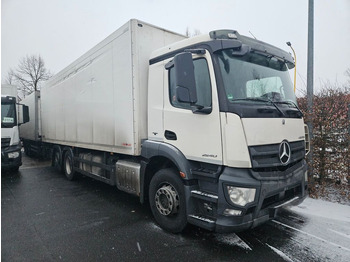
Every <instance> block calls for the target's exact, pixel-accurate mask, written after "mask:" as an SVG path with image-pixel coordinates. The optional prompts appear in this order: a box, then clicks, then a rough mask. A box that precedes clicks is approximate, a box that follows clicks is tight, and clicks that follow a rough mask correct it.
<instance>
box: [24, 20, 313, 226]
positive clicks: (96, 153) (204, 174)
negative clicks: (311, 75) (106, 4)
mask: <svg viewBox="0 0 350 262" xmlns="http://www.w3.org/2000/svg"><path fill="white" fill-rule="evenodd" d="M293 67H294V63H293V59H292V57H291V56H290V54H289V53H287V52H285V51H283V50H281V49H279V48H276V47H273V46H271V45H269V44H266V43H264V42H261V41H258V40H255V39H251V38H248V37H245V36H241V35H240V34H238V32H237V31H234V30H219V31H213V32H211V33H210V34H208V35H203V36H198V37H194V38H189V39H187V38H186V37H184V36H182V35H179V34H176V33H173V32H170V31H167V30H165V29H161V28H158V27H155V26H152V25H150V24H147V23H144V22H141V21H139V20H135V19H133V20H130V21H129V22H128V23H126V24H125V25H124V26H122V27H121V28H119V29H118V30H117V31H116V32H114V33H113V34H111V35H110V36H109V37H107V38H106V39H105V40H103V41H102V42H101V43H99V44H98V45H96V46H95V47H94V48H92V49H91V50H90V51H88V52H87V53H86V54H84V55H83V56H82V57H80V58H79V59H77V60H76V61H75V62H73V63H72V64H71V65H69V66H68V67H66V68H65V69H63V70H62V71H61V72H59V73H58V74H57V75H56V76H54V77H53V78H51V79H50V80H49V81H48V82H47V83H46V85H45V87H43V88H42V90H41V92H40V94H39V93H34V94H32V95H31V96H30V97H27V98H26V103H28V105H29V106H30V108H33V109H34V108H35V113H33V114H32V115H31V120H32V121H31V122H30V123H28V124H26V125H23V129H28V130H23V142H24V147H25V151H26V152H28V154H32V153H38V154H41V155H47V154H48V155H50V156H51V157H52V165H53V166H55V167H57V168H58V169H59V170H63V171H64V173H65V175H66V177H67V178H68V179H69V180H72V179H74V178H75V176H76V175H77V173H81V174H84V175H87V176H90V177H93V178H95V179H97V180H100V181H103V182H106V183H108V184H111V185H116V186H117V187H118V189H120V190H123V191H126V192H128V193H131V194H134V195H137V196H138V197H140V200H141V202H142V203H143V202H144V201H146V200H147V201H149V203H150V206H151V209H152V212H153V214H154V217H155V219H156V221H157V222H158V223H159V224H160V225H161V226H162V227H163V228H164V229H166V230H168V231H171V232H180V231H182V230H183V229H184V227H185V226H186V224H187V223H191V224H195V225H198V226H200V227H203V228H207V229H209V230H216V231H218V232H229V231H238V230H244V229H247V228H251V227H255V226H257V225H259V224H261V223H263V222H265V221H267V220H269V219H272V218H274V217H275V216H276V213H277V212H276V211H277V210H278V208H280V207H282V206H284V205H286V204H295V203H299V202H301V201H302V200H303V199H304V198H305V196H306V191H307V179H306V176H305V174H307V172H306V169H307V166H306V162H305V160H304V156H305V132H304V122H303V118H302V114H301V112H300V110H299V109H298V107H297V105H296V100H295V95H294V93H293V86H292V84H291V81H290V79H289V73H288V68H293ZM27 101H28V102H27Z"/></svg>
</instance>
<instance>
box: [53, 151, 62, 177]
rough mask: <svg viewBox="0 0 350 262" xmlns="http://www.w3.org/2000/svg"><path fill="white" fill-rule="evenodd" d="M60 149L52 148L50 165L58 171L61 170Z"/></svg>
mask: <svg viewBox="0 0 350 262" xmlns="http://www.w3.org/2000/svg"><path fill="white" fill-rule="evenodd" d="M60 151H61V150H60V149H59V148H56V149H54V151H53V154H52V164H51V165H52V166H53V167H54V168H56V169H57V170H58V171H60V172H62V165H61V152H60Z"/></svg>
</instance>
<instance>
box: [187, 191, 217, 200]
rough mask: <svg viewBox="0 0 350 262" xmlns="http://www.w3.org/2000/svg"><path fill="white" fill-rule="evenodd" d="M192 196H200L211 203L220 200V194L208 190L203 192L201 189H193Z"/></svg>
mask: <svg viewBox="0 0 350 262" xmlns="http://www.w3.org/2000/svg"><path fill="white" fill-rule="evenodd" d="M191 196H192V197H195V198H199V199H202V200H205V201H208V202H211V203H217V202H218V198H219V197H218V196H217V195H215V194H212V193H207V192H203V191H200V190H192V191H191Z"/></svg>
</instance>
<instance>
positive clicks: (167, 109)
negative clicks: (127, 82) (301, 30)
mask: <svg viewBox="0 0 350 262" xmlns="http://www.w3.org/2000/svg"><path fill="white" fill-rule="evenodd" d="M170 60H171V59H169V60H168V61H170ZM192 60H193V65H194V76H195V87H196V93H197V102H196V103H195V105H193V104H192V105H191V104H189V103H183V102H180V101H181V99H179V97H178V93H177V92H176V86H175V68H174V67H171V68H170V69H168V70H164V74H165V75H164V111H163V112H164V115H163V117H164V142H166V143H169V144H171V145H173V146H175V147H176V148H178V149H179V150H180V151H181V152H182V153H183V154H184V155H185V156H186V158H187V159H190V160H195V161H200V162H206V163H212V164H218V165H220V164H222V141H221V124H220V116H219V104H218V94H217V88H216V81H215V75H214V70H213V64H212V60H211V56H210V54H209V53H208V52H205V54H200V55H198V54H193V55H192ZM179 100H180V101H179ZM199 109H202V110H199ZM203 109H204V110H203Z"/></svg>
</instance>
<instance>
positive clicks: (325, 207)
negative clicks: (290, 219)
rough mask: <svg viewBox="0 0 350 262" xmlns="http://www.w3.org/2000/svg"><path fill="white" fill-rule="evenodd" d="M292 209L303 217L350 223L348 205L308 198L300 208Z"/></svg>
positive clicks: (349, 208)
mask: <svg viewBox="0 0 350 262" xmlns="http://www.w3.org/2000/svg"><path fill="white" fill-rule="evenodd" d="M290 209H291V210H292V211H294V212H296V213H300V214H303V215H309V216H310V215H311V216H318V217H323V218H330V219H334V220H338V221H343V222H347V223H350V206H346V205H341V204H337V203H332V202H328V201H324V200H320V199H312V198H306V199H305V200H304V202H303V203H301V204H300V205H299V206H294V207H291V208H290Z"/></svg>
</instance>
